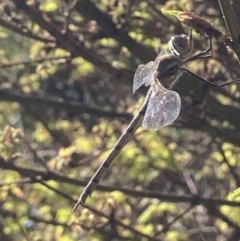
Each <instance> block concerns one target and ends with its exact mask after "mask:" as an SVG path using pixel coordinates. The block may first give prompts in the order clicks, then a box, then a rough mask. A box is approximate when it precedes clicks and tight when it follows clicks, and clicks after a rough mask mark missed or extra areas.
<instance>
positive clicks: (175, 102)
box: [73, 34, 240, 211]
mask: <svg viewBox="0 0 240 241" xmlns="http://www.w3.org/2000/svg"><path fill="white" fill-rule="evenodd" d="M189 39H190V38H189V36H186V35H184V34H181V35H174V36H172V37H171V39H170V41H169V46H170V53H168V52H166V51H163V50H162V51H161V53H160V54H159V55H158V56H157V57H156V59H155V61H150V62H148V63H147V64H140V65H139V66H138V68H137V70H136V72H135V75H134V79H133V93H135V92H136V91H137V90H138V89H139V88H140V87H141V86H143V85H145V86H147V87H148V86H150V88H149V90H148V92H147V95H146V98H145V100H144V102H143V104H142V106H141V108H140V110H139V111H138V113H137V115H136V116H135V117H134V118H133V120H132V121H131V123H130V124H129V125H128V127H127V128H126V130H125V131H124V133H123V134H122V135H121V137H120V138H119V140H118V141H117V142H116V144H115V145H114V147H113V148H112V150H111V152H110V154H109V155H108V157H107V158H106V159H105V160H104V161H103V163H102V164H101V166H100V167H99V168H98V170H97V171H96V173H95V174H94V176H93V177H92V178H91V180H90V181H89V183H88V184H87V186H86V187H85V188H84V190H83V192H82V194H81V195H80V197H79V199H78V201H77V203H76V205H75V206H74V208H73V211H75V210H76V208H77V207H78V206H79V205H80V204H81V205H82V204H84V203H85V201H86V199H87V198H88V196H90V195H91V193H92V192H93V191H94V190H95V188H96V187H97V185H98V183H99V181H100V180H101V178H103V176H104V175H105V173H106V171H107V170H108V168H109V167H110V165H111V164H112V163H113V161H114V159H115V158H116V157H117V155H118V154H119V153H120V152H121V150H122V149H123V147H124V146H125V145H126V144H127V143H128V141H129V140H130V139H131V137H132V136H133V134H134V133H135V131H136V130H137V129H138V127H139V126H140V125H141V124H142V125H143V127H144V128H145V129H147V130H159V129H161V128H162V127H164V126H168V125H170V124H172V123H173V122H174V121H175V120H176V118H177V117H178V115H179V113H180V109H181V99H180V96H179V94H178V93H177V92H175V91H173V90H170V89H166V88H165V87H164V86H163V83H164V84H168V85H169V86H170V87H172V86H173V85H174V84H175V83H176V81H178V79H179V78H180V77H181V75H182V74H183V73H184V72H187V73H188V74H191V75H193V76H194V77H196V78H197V79H198V80H200V81H202V82H203V83H205V84H209V85H211V86H213V87H223V86H227V85H233V84H237V83H239V82H240V79H237V80H233V81H228V82H226V83H223V84H219V85H218V84H215V83H212V82H209V81H208V80H206V79H204V78H202V77H201V76H199V75H197V74H195V73H193V72H192V71H191V70H189V69H187V68H186V67H185V65H186V63H188V62H190V61H194V60H197V59H202V58H208V57H211V54H212V42H211V39H210V38H209V40H210V46H209V48H208V49H206V50H205V51H203V52H201V53H199V54H196V55H194V56H192V44H191V43H189Z"/></svg>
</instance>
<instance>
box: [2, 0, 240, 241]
mask: <svg viewBox="0 0 240 241" xmlns="http://www.w3.org/2000/svg"><path fill="white" fill-rule="evenodd" d="M232 2H233V3H232V4H233V5H228V4H229V3H230V1H226V0H225V1H224V0H222V1H220V0H219V3H218V2H216V1H194V0H192V1H184V0H179V1H174V0H169V1H153V0H145V1H144V0H138V1H124V0H79V1H77V0H71V1H69V0H63V1H60V0H38V1H37V0H29V1H26V0H7V1H2V2H1V3H0V11H1V17H0V30H1V31H0V38H1V41H0V46H1V50H0V54H1V63H0V66H1V68H0V101H1V105H0V176H1V182H0V202H1V207H0V239H1V240H5V241H13V240H22V241H24V240H26V241H29V240H31V241H32V240H35V241H37V240H44V241H53V240H58V241H72V240H86V241H94V240H99V241H100V240H103V241H108V240H109V241H110V240H112V241H113V240H134V241H135V240H136V241H137V240H139V241H146V240H166V241H181V240H184V241H185V240H209V241H213V240H239V239H240V219H239V213H240V202H238V199H239V196H240V195H239V193H240V192H239V190H237V191H236V192H234V190H236V189H237V188H239V187H240V178H239V176H240V175H239V174H240V148H239V143H240V100H239V96H240V87H239V85H233V86H228V87H224V88H212V87H209V86H208V85H205V84H203V83H201V82H199V81H198V80H197V79H195V78H194V77H192V76H190V75H187V74H185V75H183V76H182V77H181V80H180V81H179V82H178V83H177V84H176V86H175V88H174V90H175V91H177V92H178V93H179V95H180V96H181V100H182V109H181V113H180V115H179V117H178V119H177V120H176V121H175V122H174V123H173V125H171V126H169V127H165V128H163V129H161V130H160V131H156V132H152V131H146V130H144V129H143V128H142V127H141V128H139V129H138V131H137V133H136V134H135V135H134V137H133V139H132V140H131V141H130V142H129V143H128V144H127V146H126V147H125V148H124V149H123V151H122V152H121V153H120V155H119V156H118V157H117V159H116V160H115V162H114V164H113V165H112V166H111V167H110V170H109V171H108V172H107V175H106V176H105V177H104V179H103V180H102V181H101V182H100V185H99V186H98V188H97V190H95V191H94V192H93V193H92V195H91V197H89V198H88V199H87V202H86V205H84V207H79V208H78V209H77V210H76V211H75V212H74V213H72V209H73V207H74V205H75V203H76V201H77V200H78V197H79V195H80V194H81V192H82V190H83V188H84V187H85V186H86V184H87V183H88V181H89V179H90V178H91V177H92V175H93V174H94V172H95V171H96V169H97V168H98V167H99V165H100V164H101V163H102V161H103V160H104V158H105V157H106V156H107V155H108V154H109V151H110V150H111V148H112V147H113V145H114V144H115V142H116V140H117V139H118V137H119V136H120V135H121V133H122V132H123V131H124V130H125V128H126V127H127V125H128V124H129V122H130V121H131V119H132V117H133V116H134V114H136V113H137V110H138V109H139V108H140V106H141V104H142V102H143V99H144V96H145V94H146V91H147V88H141V89H140V91H137V93H136V94H135V95H134V96H133V94H132V80H133V75H134V73H135V71H136V68H137V66H138V65H139V64H141V63H144V64H145V63H147V62H148V61H150V60H154V59H155V57H156V56H157V54H158V53H159V52H160V49H166V50H167V49H168V41H169V39H170V38H171V36H173V35H175V34H188V32H189V31H188V29H189V25H191V24H190V22H189V19H187V21H186V19H184V21H182V22H181V21H179V20H180V19H177V18H176V17H173V16H174V14H175V15H176V14H179V13H181V12H179V11H191V12H195V13H196V14H197V15H198V16H200V17H201V18H203V19H204V20H205V21H206V23H213V24H214V29H215V32H214V33H221V34H220V35H221V38H217V37H216V36H215V37H216V38H215V39H213V56H212V58H208V59H206V60H198V61H194V62H192V63H190V64H189V65H188V68H189V69H191V70H192V71H193V72H194V73H197V74H198V75H200V76H202V77H204V78H205V79H207V80H209V81H211V82H214V83H224V82H226V81H227V80H234V79H237V78H239V77H240V68H239V62H238V59H239V57H240V54H239V53H240V47H239V39H240V38H239V36H240V33H239V29H238V26H237V24H236V22H239V21H240V19H239V16H240V8H239V4H238V1H232ZM220 4H222V5H221V8H220ZM231 6H232V7H233V9H234V10H233V9H231ZM162 9H164V11H162ZM221 9H222V12H221ZM173 10H177V11H175V12H174V11H173ZM168 11H170V12H168ZM171 11H172V12H171ZM167 13H169V14H167ZM223 14H224V15H225V22H224V21H223V18H222V16H223ZM171 15H172V16H171ZM178 16H179V15H178ZM188 16H190V15H189V14H188ZM191 16H192V15H191ZM191 16H190V17H191ZM181 17H186V14H185V15H184V14H183V15H181ZM190 20H191V19H190ZM198 21H200V27H201V26H202V25H201V23H202V22H201V20H199V19H198ZM198 23H199V22H195V23H194V24H193V26H192V27H193V28H195V30H196V31H193V41H194V52H195V53H197V52H200V51H203V50H205V49H207V47H208V35H209V29H208V31H207V35H206V34H204V29H203V31H200V30H201V29H199V24H198ZM185 24H187V25H188V29H187V26H186V25H185ZM204 24H205V22H204ZM204 26H206V25H204ZM216 29H217V30H219V31H220V32H218V31H217V30H216ZM223 33H226V35H225V34H223ZM226 36H227V37H226ZM229 39H230V40H231V41H229ZM225 40H228V42H226V41H225ZM226 43H227V44H229V45H230V46H229V47H227V46H226V45H225V44H226Z"/></svg>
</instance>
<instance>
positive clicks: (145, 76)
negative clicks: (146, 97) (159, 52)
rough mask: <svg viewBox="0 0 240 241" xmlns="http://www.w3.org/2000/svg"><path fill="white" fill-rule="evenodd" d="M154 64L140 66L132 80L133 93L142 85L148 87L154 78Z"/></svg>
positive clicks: (151, 62)
mask: <svg viewBox="0 0 240 241" xmlns="http://www.w3.org/2000/svg"><path fill="white" fill-rule="evenodd" d="M154 65H155V62H153V61H150V62H148V63H147V64H140V65H139V66H138V68H137V70H136V72H135V74H134V78H133V93H135V91H136V90H137V89H139V88H140V87H141V86H142V85H144V84H145V85H146V86H148V85H149V83H151V81H152V77H153V76H154V72H155V71H154V69H155V68H153V67H154Z"/></svg>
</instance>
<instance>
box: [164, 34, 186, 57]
mask: <svg viewBox="0 0 240 241" xmlns="http://www.w3.org/2000/svg"><path fill="white" fill-rule="evenodd" d="M189 40H190V39H189V37H187V36H186V35H184V34H180V35H174V36H172V37H171V39H170V41H169V45H170V51H171V53H172V54H173V55H175V56H177V57H179V58H181V59H185V58H187V57H188V56H189V55H190V54H191V43H189Z"/></svg>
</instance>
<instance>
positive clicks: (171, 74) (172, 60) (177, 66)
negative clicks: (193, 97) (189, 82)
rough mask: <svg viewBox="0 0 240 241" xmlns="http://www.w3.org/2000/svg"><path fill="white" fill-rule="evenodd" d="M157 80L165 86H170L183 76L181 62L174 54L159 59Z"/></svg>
mask: <svg viewBox="0 0 240 241" xmlns="http://www.w3.org/2000/svg"><path fill="white" fill-rule="evenodd" d="M159 60H160V61H159V65H158V69H157V75H156V77H157V79H158V80H159V81H160V82H161V83H163V84H169V83H171V82H172V81H173V80H175V79H177V78H178V76H179V75H180V74H181V72H182V71H181V61H180V59H179V58H178V57H177V56H175V55H173V54H165V55H162V56H161V57H160V59H159Z"/></svg>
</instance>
